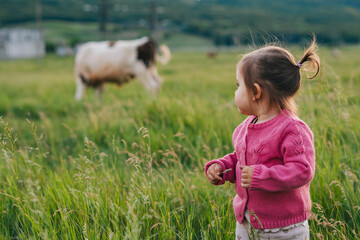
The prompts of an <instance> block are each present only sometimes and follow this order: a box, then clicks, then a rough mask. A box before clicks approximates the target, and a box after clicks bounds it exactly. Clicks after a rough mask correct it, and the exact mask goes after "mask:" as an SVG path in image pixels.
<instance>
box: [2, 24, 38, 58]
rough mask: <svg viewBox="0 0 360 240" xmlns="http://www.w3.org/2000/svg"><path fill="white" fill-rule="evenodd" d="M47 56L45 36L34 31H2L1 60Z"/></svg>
mask: <svg viewBox="0 0 360 240" xmlns="http://www.w3.org/2000/svg"><path fill="white" fill-rule="evenodd" d="M43 56H45V41H44V34H43V32H42V31H40V30H33V29H17V28H16V29H0V58H1V59H19V58H36V57H43Z"/></svg>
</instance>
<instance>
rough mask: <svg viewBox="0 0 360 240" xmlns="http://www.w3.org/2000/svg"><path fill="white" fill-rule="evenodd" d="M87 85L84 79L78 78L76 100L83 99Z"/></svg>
mask: <svg viewBox="0 0 360 240" xmlns="http://www.w3.org/2000/svg"><path fill="white" fill-rule="evenodd" d="M85 88H86V85H85V83H83V81H82V79H81V78H80V77H78V76H77V77H76V93H75V99H76V100H80V99H82V97H83V95H84V92H85Z"/></svg>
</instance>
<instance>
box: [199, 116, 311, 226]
mask: <svg viewBox="0 0 360 240" xmlns="http://www.w3.org/2000/svg"><path fill="white" fill-rule="evenodd" d="M254 118H255V116H249V117H248V118H246V119H245V120H244V122H243V123H241V124H240V125H239V126H238V127H237V128H236V129H235V131H234V133H233V138H232V139H233V145H234V149H235V151H234V152H233V153H231V154H228V155H226V156H224V157H223V158H220V159H216V160H212V161H210V162H208V163H207V164H206V166H205V173H206V172H207V169H208V168H209V166H210V165H211V164H213V163H218V164H220V165H221V166H222V168H223V170H225V169H230V168H231V169H232V170H231V171H228V172H226V173H224V174H223V176H222V178H223V180H222V181H221V182H219V183H218V185H220V184H224V183H225V181H230V182H232V183H235V191H236V196H235V199H234V201H233V206H234V211H235V217H236V220H237V221H238V222H239V223H242V221H243V219H244V211H245V208H246V207H247V209H248V211H249V213H250V222H251V225H252V226H253V227H254V228H258V229H269V228H279V227H284V226H288V225H291V224H294V223H298V222H302V221H304V220H306V219H308V218H309V215H310V211H311V199H310V192H309V186H310V182H311V180H312V178H313V177H314V173H315V151H314V139H313V134H312V132H311V130H310V128H309V127H308V126H307V125H306V124H305V123H304V122H303V121H301V120H300V119H299V118H298V117H297V116H295V115H294V114H292V113H290V112H288V111H286V110H284V111H282V112H281V113H280V114H278V115H277V116H276V117H274V118H272V119H270V120H268V121H266V122H263V123H259V124H252V123H251V122H252V120H253V119H254ZM245 165H247V166H252V167H253V168H254V172H253V176H252V181H251V185H250V188H249V189H244V188H242V187H241V170H240V166H245Z"/></svg>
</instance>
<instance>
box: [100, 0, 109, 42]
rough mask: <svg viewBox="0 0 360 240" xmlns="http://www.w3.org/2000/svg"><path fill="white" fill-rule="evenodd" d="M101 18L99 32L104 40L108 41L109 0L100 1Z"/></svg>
mask: <svg viewBox="0 0 360 240" xmlns="http://www.w3.org/2000/svg"><path fill="white" fill-rule="evenodd" d="M99 1H100V4H99V7H100V16H99V31H100V33H101V37H102V39H103V40H105V39H106V32H107V31H106V24H107V21H108V7H109V5H108V3H107V0H99Z"/></svg>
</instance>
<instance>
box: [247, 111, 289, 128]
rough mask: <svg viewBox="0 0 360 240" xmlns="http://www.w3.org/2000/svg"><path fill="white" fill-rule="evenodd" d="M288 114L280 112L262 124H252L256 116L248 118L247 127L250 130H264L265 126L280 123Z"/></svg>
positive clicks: (287, 112)
mask: <svg viewBox="0 0 360 240" xmlns="http://www.w3.org/2000/svg"><path fill="white" fill-rule="evenodd" d="M289 114H291V113H290V112H289V111H288V110H285V109H284V110H282V111H281V112H280V113H279V114H278V115H276V116H275V117H273V118H272V119H270V120H267V121H265V122H262V123H256V124H254V123H252V122H253V120H254V119H255V118H256V116H251V117H250V119H251V120H250V121H249V125H248V128H250V129H261V128H265V127H267V126H270V125H272V124H274V123H277V122H279V121H281V119H283V117H285V116H288V115H289Z"/></svg>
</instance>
